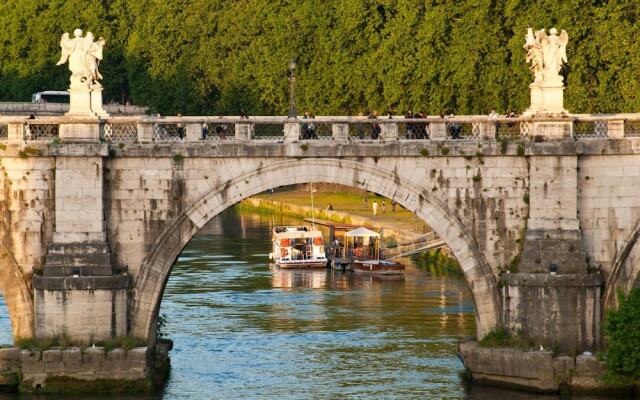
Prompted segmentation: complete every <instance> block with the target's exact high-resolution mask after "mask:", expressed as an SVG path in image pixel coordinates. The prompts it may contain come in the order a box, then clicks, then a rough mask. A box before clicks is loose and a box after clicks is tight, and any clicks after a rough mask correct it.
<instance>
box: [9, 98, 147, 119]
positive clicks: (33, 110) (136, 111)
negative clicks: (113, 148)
mask: <svg viewBox="0 0 640 400" xmlns="http://www.w3.org/2000/svg"><path fill="white" fill-rule="evenodd" d="M104 109H105V110H106V111H107V112H108V113H111V114H119V115H145V114H146V113H147V112H148V111H149V110H148V108H147V107H143V106H135V105H128V104H105V105H104ZM67 111H69V103H32V102H19V101H11V102H0V114H4V115H29V114H35V115H38V116H43V115H62V114H64V113H66V112H67Z"/></svg>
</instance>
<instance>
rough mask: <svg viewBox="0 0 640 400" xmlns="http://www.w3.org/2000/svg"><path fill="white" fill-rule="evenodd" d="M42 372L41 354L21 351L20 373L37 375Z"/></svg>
mask: <svg viewBox="0 0 640 400" xmlns="http://www.w3.org/2000/svg"><path fill="white" fill-rule="evenodd" d="M43 372H44V362H43V360H42V353H41V352H39V351H31V350H22V373H23V374H37V373H43Z"/></svg>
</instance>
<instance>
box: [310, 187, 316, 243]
mask: <svg viewBox="0 0 640 400" xmlns="http://www.w3.org/2000/svg"><path fill="white" fill-rule="evenodd" d="M309 192H311V228H312V229H313V230H314V231H315V230H316V217H315V212H314V209H313V183H309Z"/></svg>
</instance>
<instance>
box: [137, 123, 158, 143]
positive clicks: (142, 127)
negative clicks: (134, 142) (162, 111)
mask: <svg viewBox="0 0 640 400" xmlns="http://www.w3.org/2000/svg"><path fill="white" fill-rule="evenodd" d="M153 126H154V123H153V122H152V121H140V122H138V124H137V129H138V143H150V142H153Z"/></svg>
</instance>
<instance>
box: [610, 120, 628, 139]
mask: <svg viewBox="0 0 640 400" xmlns="http://www.w3.org/2000/svg"><path fill="white" fill-rule="evenodd" d="M607 136H608V137H609V138H611V139H623V138H624V120H621V121H608V122H607Z"/></svg>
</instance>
